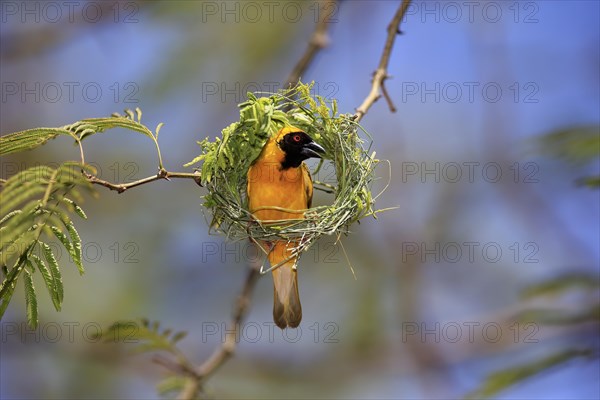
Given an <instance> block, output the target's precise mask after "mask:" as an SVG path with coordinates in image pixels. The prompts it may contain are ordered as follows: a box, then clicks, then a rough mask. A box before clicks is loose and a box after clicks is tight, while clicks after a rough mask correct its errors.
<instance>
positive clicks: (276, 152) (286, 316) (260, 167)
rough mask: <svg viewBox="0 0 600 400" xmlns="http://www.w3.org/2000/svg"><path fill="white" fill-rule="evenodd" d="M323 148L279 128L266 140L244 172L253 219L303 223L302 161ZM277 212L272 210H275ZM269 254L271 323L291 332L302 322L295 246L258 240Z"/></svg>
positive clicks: (306, 198) (307, 197)
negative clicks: (272, 290)
mask: <svg viewBox="0 0 600 400" xmlns="http://www.w3.org/2000/svg"><path fill="white" fill-rule="evenodd" d="M324 153H325V149H324V148H323V147H321V146H319V145H318V144H317V143H315V142H314V140H312V139H311V138H310V136H308V135H307V134H306V133H305V132H303V131H302V130H300V129H298V128H296V127H293V126H286V127H284V128H282V129H281V130H280V131H279V132H278V133H277V134H276V135H275V136H273V137H271V138H270V139H269V140H268V141H267V143H266V144H265V146H264V147H263V149H262V151H261V153H260V155H259V156H258V157H257V158H256V160H254V162H253V163H252V165H251V166H250V168H249V169H248V189H247V190H248V207H249V210H250V212H251V213H252V215H253V216H254V218H256V219H257V220H259V221H262V222H275V221H282V220H290V219H291V220H293V219H302V218H304V212H305V211H306V210H307V209H308V208H310V206H311V202H312V195H313V184H312V179H311V177H310V171H309V170H308V167H307V166H306V164H304V163H303V161H304V160H306V159H308V158H311V157H318V158H320V157H321V155H322V154H324ZM274 207H276V208H277V209H274ZM259 244H260V246H261V247H262V248H263V249H264V250H265V251H266V252H267V253H268V259H269V263H270V264H271V268H273V267H275V268H274V269H273V270H272V274H273V288H274V295H273V298H274V299H273V300H274V301H273V319H274V321H275V324H277V326H278V327H280V328H281V329H285V328H286V327H288V326H289V327H290V328H296V327H297V326H298V325H299V324H300V321H301V320H302V306H301V305H300V295H299V293H298V272H297V270H296V262H297V261H298V260H297V257H295V256H293V255H292V252H291V250H292V249H293V248H294V247H295V246H296V245H297V243H295V242H290V243H288V242H287V241H285V240H275V241H270V242H267V241H260V242H259Z"/></svg>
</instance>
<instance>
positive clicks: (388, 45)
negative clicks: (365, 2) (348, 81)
mask: <svg viewBox="0 0 600 400" xmlns="http://www.w3.org/2000/svg"><path fill="white" fill-rule="evenodd" d="M410 1H411V0H402V4H400V7H399V8H398V11H396V14H395V15H394V18H393V19H392V22H390V24H389V25H388V27H387V31H388V36H387V39H386V41H385V46H384V47H383V53H382V54H381V59H380V60H379V66H378V67H377V69H376V70H375V72H374V73H373V80H372V85H371V92H370V93H369V95H368V96H367V97H366V98H365V100H364V101H363V102H362V104H361V105H360V106H359V107H358V108H357V109H356V114H354V120H355V121H356V122H358V121H360V120H361V119H362V118H363V117H364V116H365V114H366V113H367V111H369V108H371V106H372V105H373V103H375V102H376V101H377V100H378V99H379V98H380V97H381V95H382V93H383V96H384V97H385V99H386V100H387V103H388V105H389V107H390V111H392V112H395V111H396V107H395V106H394V103H393V102H392V99H391V98H390V96H389V94H388V92H387V90H386V89H385V80H386V79H387V78H389V75H388V73H387V68H388V64H389V63H390V56H391V54H392V49H393V47H394V41H395V40H396V35H398V34H400V33H402V32H401V31H400V23H401V22H402V18H404V15H405V14H406V10H407V9H408V6H409V5H410Z"/></svg>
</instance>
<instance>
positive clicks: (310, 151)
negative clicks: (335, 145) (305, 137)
mask: <svg viewBox="0 0 600 400" xmlns="http://www.w3.org/2000/svg"><path fill="white" fill-rule="evenodd" d="M302 154H303V155H305V156H306V157H309V158H310V157H316V158H321V155H322V154H325V149H324V148H323V147H322V146H320V145H318V144H317V143H315V142H310V143H307V144H305V145H304V146H303V147H302Z"/></svg>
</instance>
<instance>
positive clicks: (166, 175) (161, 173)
mask: <svg viewBox="0 0 600 400" xmlns="http://www.w3.org/2000/svg"><path fill="white" fill-rule="evenodd" d="M83 174H84V175H85V177H86V178H87V179H88V180H89V181H90V183H93V184H95V185H100V186H104V187H107V188H109V189H110V190H115V191H117V192H118V193H123V192H124V191H126V190H127V189H131V188H133V187H136V186H140V185H143V184H145V183H149V182H154V181H157V180H159V179H166V180H170V179H171V178H184V179H193V180H194V181H196V183H197V184H199V185H200V174H199V173H196V172H193V173H192V172H170V171H167V170H166V169H159V170H158V173H157V174H156V175H152V176H149V177H147V178H144V179H140V180H137V181H134V182H129V183H112V182H109V181H105V180H104V179H100V178H98V177H97V176H95V175H92V174H89V173H87V172H84V173H83Z"/></svg>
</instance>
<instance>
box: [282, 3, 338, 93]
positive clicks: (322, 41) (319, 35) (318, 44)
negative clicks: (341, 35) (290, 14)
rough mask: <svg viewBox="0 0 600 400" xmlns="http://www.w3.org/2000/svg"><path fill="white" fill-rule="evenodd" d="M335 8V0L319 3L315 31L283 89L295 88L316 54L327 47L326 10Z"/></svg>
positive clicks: (327, 17)
mask: <svg viewBox="0 0 600 400" xmlns="http://www.w3.org/2000/svg"><path fill="white" fill-rule="evenodd" d="M335 6H336V0H321V1H319V14H318V16H319V20H318V21H317V24H316V25H315V30H314V31H313V34H312V36H311V38H310V41H309V42H308V46H307V47H306V50H305V51H304V54H303V55H302V57H300V59H299V60H298V62H297V63H296V65H295V66H294V69H293V70H292V72H291V73H290V75H289V76H288V78H287V80H286V82H285V86H284V88H286V89H288V88H291V87H293V86H295V85H296V84H297V83H298V81H299V80H300V78H302V74H304V72H306V70H307V69H308V67H309V66H310V64H311V63H312V61H313V60H314V58H315V56H316V55H317V53H318V52H319V51H321V50H322V49H323V48H325V47H327V45H328V44H329V37H328V36H327V28H328V27H329V16H330V15H328V14H327V10H329V9H330V7H333V9H335Z"/></svg>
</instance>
